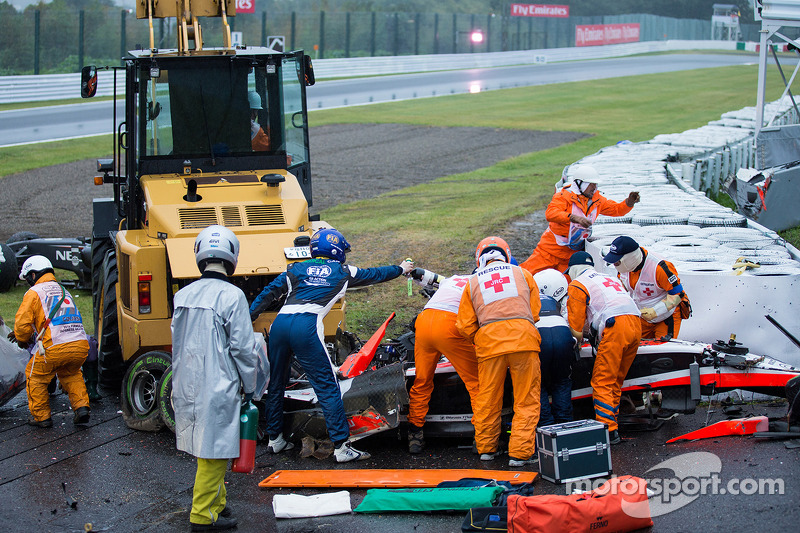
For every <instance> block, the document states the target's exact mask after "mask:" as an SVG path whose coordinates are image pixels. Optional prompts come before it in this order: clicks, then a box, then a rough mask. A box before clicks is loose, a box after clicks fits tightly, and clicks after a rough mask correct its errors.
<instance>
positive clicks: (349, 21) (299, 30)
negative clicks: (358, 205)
mask: <svg viewBox="0 0 800 533" xmlns="http://www.w3.org/2000/svg"><path fill="white" fill-rule="evenodd" d="M229 20H230V24H231V28H232V30H233V31H234V32H236V35H237V37H241V39H240V44H244V45H259V46H268V45H272V44H274V43H276V42H282V43H283V46H284V48H285V49H287V50H296V49H303V50H306V51H307V52H308V53H310V54H312V55H313V56H314V57H315V58H317V59H329V58H336V57H344V58H350V57H375V56H401V55H438V54H466V53H491V52H507V51H515V50H534V49H551V48H569V47H573V46H575V37H576V26H580V25H595V24H638V25H639V39H640V41H666V40H676V39H677V40H703V39H710V38H711V21H710V20H697V19H678V18H670V17H659V16H655V15H644V14H637V15H617V16H596V17H568V18H563V19H562V18H536V17H511V16H502V15H497V14H464V13H453V14H440V13H402V12H326V11H320V12H299V11H298V12H295V11H292V12H281V11H270V12H269V14H268V13H267V12H266V11H264V12H260V13H254V14H246V13H241V14H239V15H237V16H235V17H231V18H230V19H229ZM202 24H203V36H204V39H205V41H206V45H207V46H220V45H221V44H222V31H221V26H220V25H221V21H220V20H219V19H217V18H205V17H204V18H202ZM475 30H478V31H480V33H481V36H482V41H481V42H474V41H473V40H472V39H471V35H472V33H473V32H474V31H475ZM153 33H154V41H155V46H156V47H157V48H174V47H175V43H176V42H177V39H176V27H175V21H174V20H171V19H157V20H155V21H154V30H153ZM742 40H743V41H757V40H758V26H756V25H743V26H742ZM149 46H150V30H149V24H148V21H147V20H138V19H136V17H135V15H134V14H132V13H130V12H129V11H127V10H121V11H120V10H119V9H118V8H112V7H102V8H101V7H96V8H93V9H91V10H81V11H75V10H72V9H69V8H66V7H65V6H64V5H63V4H40V7H39V9H27V10H25V11H23V12H16V11H13V10H5V11H3V16H2V17H0V74H4V75H23V74H55V73H66V72H77V71H79V70H80V68H81V67H82V66H83V65H85V64H96V63H104V64H120V58H122V57H124V55H125V54H126V51H127V50H129V49H135V48H137V47H144V48H148V47H149Z"/></svg>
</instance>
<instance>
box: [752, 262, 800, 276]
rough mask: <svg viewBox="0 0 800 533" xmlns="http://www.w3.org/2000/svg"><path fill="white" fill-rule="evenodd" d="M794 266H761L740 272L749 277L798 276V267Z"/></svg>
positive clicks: (799, 268) (799, 270) (799, 267)
mask: <svg viewBox="0 0 800 533" xmlns="http://www.w3.org/2000/svg"><path fill="white" fill-rule="evenodd" d="M796 265H797V262H795V264H794V265H762V266H760V267H758V268H750V269H747V270H745V271H744V272H742V275H750V276H790V275H794V276H797V275H800V266H796Z"/></svg>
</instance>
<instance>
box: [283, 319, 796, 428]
mask: <svg viewBox="0 0 800 533" xmlns="http://www.w3.org/2000/svg"><path fill="white" fill-rule="evenodd" d="M393 317H394V314H393V315H392V316H390V317H389V319H387V321H386V322H385V323H384V324H383V325H382V326H381V327H380V328H379V329H378V330H377V331H376V333H375V334H374V335H373V337H372V338H371V339H370V340H369V341H367V342H366V343H364V344H363V346H362V347H361V349H360V350H358V351H356V352H354V353H353V354H352V355H350V356H349V357H348V358H347V359H346V360H345V361H344V363H342V365H341V366H340V367H339V375H340V381H339V386H340V388H341V390H342V399H343V401H344V406H345V411H346V412H347V414H348V421H349V423H350V430H351V438H352V439H354V440H355V439H360V438H363V437H365V436H368V435H372V434H375V433H378V432H381V431H386V430H389V429H393V428H397V427H398V426H399V425H400V423H401V422H402V421H403V420H404V417H403V414H404V413H405V412H407V408H408V390H409V389H410V388H411V386H412V385H413V383H414V376H415V368H414V333H413V331H409V332H407V333H404V334H403V335H401V336H400V337H398V338H397V339H396V340H388V341H385V342H381V340H382V339H383V336H384V334H385V330H386V326H387V324H388V323H389V321H391V320H392V318H393ZM593 365H594V353H593V348H592V346H591V345H589V344H584V345H583V346H582V348H581V350H580V352H579V356H578V357H577V359H576V361H575V362H574V364H573V371H572V382H573V385H572V387H573V388H572V399H573V402H580V401H582V400H585V399H588V400H591V395H592V389H591V385H590V380H591V375H592V367H593ZM798 375H800V368H796V367H794V366H791V365H788V364H786V363H783V362H781V361H778V360H776V359H773V358H770V357H766V356H762V355H756V354H752V353H750V352H749V350H748V349H747V348H746V347H744V346H742V345H741V344H740V343H737V342H736V341H735V338H734V337H733V336H732V337H731V339H729V340H728V341H721V340H720V341H717V342H714V343H711V344H708V343H701V342H689V341H682V340H675V339H671V340H668V341H661V340H642V341H641V343H640V345H639V350H638V354H637V356H636V359H635V360H634V362H633V364H632V365H631V368H630V371H629V372H628V376H627V378H626V379H625V382H624V383H623V386H622V390H623V395H629V396H631V397H632V398H634V399H635V397H637V396H638V398H639V399H641V398H642V395H643V393H655V392H657V391H658V392H660V394H659V395H658V396H660V407H661V409H662V410H663V411H666V412H670V413H692V412H694V410H695V407H696V406H697V404H698V402H699V401H700V399H701V396H703V395H712V394H715V393H720V392H727V391H732V390H737V389H738V390H745V391H752V392H756V393H761V394H766V395H770V396H780V397H783V396H784V395H785V387H786V382H787V381H789V380H790V379H792V378H793V377H795V376H798ZM509 382H510V379H508V380H507V382H506V384H507V385H508V384H509ZM509 391H510V387H509V386H506V398H505V400H504V402H503V406H504V409H503V415H504V417H506V418H507V417H508V415H509V414H510V413H511V405H512V402H511V397H510V394H509ZM285 398H286V407H285V408H286V410H287V427H289V428H291V429H290V431H289V433H290V434H292V435H293V436H294V437H302V436H304V435H308V436H311V437H313V438H315V439H325V438H326V429H325V421H324V418H323V416H322V411H321V409H319V408H318V407H317V406H316V396H315V394H314V391H313V389H311V387H310V386H309V385H308V383H307V382H306V381H305V380H304V379H303V378H302V375H297V378H296V379H293V380H292V384H291V385H290V387H288V388H287V392H286V395H285ZM648 401H649V400H648ZM634 403H636V402H635V401H634ZM471 420H472V412H471V407H470V401H469V395H468V393H467V390H466V387H465V386H464V384H463V382H462V381H461V379H460V378H459V377H458V374H457V373H456V371H455V369H454V368H453V366H452V364H450V362H448V361H447V360H446V358H444V357H443V358H442V360H441V361H440V362H439V364H438V365H437V368H436V374H435V378H434V389H433V394H432V396H431V401H430V410H429V413H428V416H427V419H426V423H425V431H426V434H428V435H440V436H458V437H468V436H471V435H472V432H473V428H472V424H471Z"/></svg>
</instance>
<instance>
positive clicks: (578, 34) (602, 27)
mask: <svg viewBox="0 0 800 533" xmlns="http://www.w3.org/2000/svg"><path fill="white" fill-rule="evenodd" d="M638 41H639V24H592V25H589V26H575V46H598V45H601V44H619V43H635V42H638Z"/></svg>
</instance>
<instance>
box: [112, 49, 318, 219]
mask: <svg viewBox="0 0 800 533" xmlns="http://www.w3.org/2000/svg"><path fill="white" fill-rule="evenodd" d="M260 50H263V52H261V53H258V52H257V51H256V52H253V49H252V48H249V49H247V51H248V53H247V54H244V53H241V51H240V50H234V51H226V52H224V53H222V52H219V51H216V52H215V53H211V52H209V53H207V54H196V55H192V56H191V57H187V56H182V55H177V54H161V55H159V54H153V53H152V52H151V51H149V50H144V51H135V52H132V54H133V55H134V59H132V60H129V61H128V64H127V78H128V79H127V83H128V91H127V94H128V100H127V103H126V109H127V111H126V121H127V136H128V138H127V139H125V144H126V145H127V146H128V148H129V150H128V157H127V160H126V164H127V168H128V169H129V172H128V173H127V174H128V176H129V179H131V178H133V179H134V181H135V180H137V179H138V177H140V176H143V175H153V174H174V173H178V174H187V173H192V174H196V173H203V172H206V173H207V172H220V171H232V172H236V171H249V172H252V171H256V170H267V169H286V170H288V171H290V172H291V173H292V174H294V175H295V176H296V177H297V179H298V182H299V184H300V186H301V188H302V190H303V193H304V195H305V197H306V199H307V201H308V204H309V205H311V177H310V163H309V150H308V121H307V110H306V105H305V101H306V100H305V86H306V79H307V74H306V69H307V58H306V57H305V56H304V55H303V54H302V52H296V53H286V54H281V53H273V52H268V51H267V50H266V49H260ZM259 130H260V131H259ZM256 137H258V142H256V141H254V139H255V138H256ZM132 147H135V150H131V149H130V148H132ZM129 187H132V188H134V189H135V187H136V184H135V182H134V183H129ZM137 204H141V202H132V203H131V204H130V205H129V206H128V209H134V208H135V206H136V205H137ZM127 216H128V220H141V219H142V218H141V217H143V216H144V213H132V212H129V213H128V214H127Z"/></svg>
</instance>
